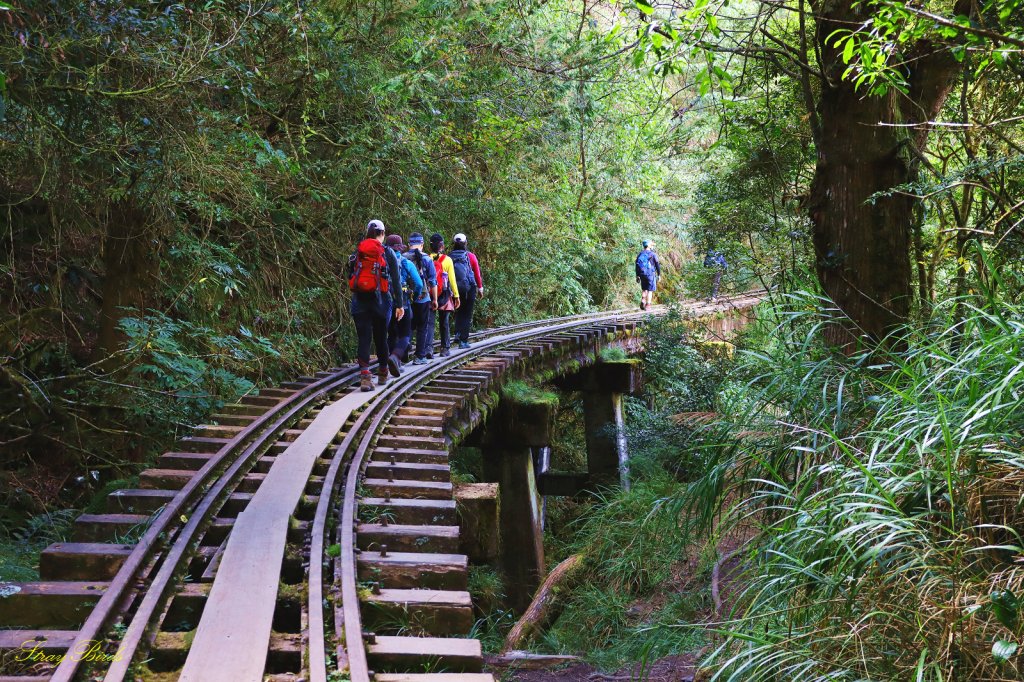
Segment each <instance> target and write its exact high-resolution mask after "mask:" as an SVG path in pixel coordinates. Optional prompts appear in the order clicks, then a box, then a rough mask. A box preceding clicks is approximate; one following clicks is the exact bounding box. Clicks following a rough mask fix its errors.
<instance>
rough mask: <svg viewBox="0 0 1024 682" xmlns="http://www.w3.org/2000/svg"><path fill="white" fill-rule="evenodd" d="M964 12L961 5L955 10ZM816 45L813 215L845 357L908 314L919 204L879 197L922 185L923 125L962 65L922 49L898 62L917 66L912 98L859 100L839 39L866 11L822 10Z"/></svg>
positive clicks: (821, 269) (840, 6)
mask: <svg viewBox="0 0 1024 682" xmlns="http://www.w3.org/2000/svg"><path fill="white" fill-rule="evenodd" d="M959 4H960V3H958V5H959ZM817 9H818V13H819V19H818V23H817V29H816V31H817V32H816V42H817V48H818V51H819V52H820V54H821V64H822V69H823V72H824V75H825V77H826V81H825V82H823V83H822V88H821V94H820V96H819V98H818V106H817V118H818V120H819V122H820V123H819V125H820V127H819V130H818V135H817V138H818V139H817V140H816V142H817V152H818V162H817V166H816V168H815V174H814V180H813V182H812V184H811V192H810V196H809V198H808V202H807V207H808V210H809V214H810V219H811V223H812V238H813V242H814V250H815V257H816V268H817V273H818V277H819V280H820V281H821V285H822V288H823V289H824V291H825V293H826V294H827V295H828V296H829V297H830V298H831V299H832V300H833V302H834V303H835V304H836V306H837V307H838V308H839V309H840V310H841V311H842V312H843V314H844V315H845V316H846V317H848V318H849V322H848V323H844V324H842V325H838V326H835V327H833V328H832V330H831V331H830V332H829V341H831V342H833V343H835V344H837V345H839V346H842V347H844V348H847V349H851V348H852V347H853V342H854V340H855V339H856V338H857V337H860V336H863V335H867V336H868V337H869V338H870V339H872V340H874V341H878V340H880V339H882V338H883V337H884V336H885V335H886V334H887V333H888V332H890V331H891V330H892V329H893V328H895V327H897V326H899V325H901V324H903V323H905V322H906V321H907V320H908V318H909V314H910V310H911V301H912V297H913V289H912V285H911V237H912V230H913V224H914V203H915V201H916V200H915V199H914V198H912V197H910V196H907V195H905V194H900V193H895V194H891V195H889V196H884V197H875V198H872V197H874V195H876V194H878V193H884V192H888V191H890V190H891V189H892V188H894V187H896V186H898V185H902V184H905V183H908V182H913V181H915V180H916V179H917V175H918V165H919V161H918V159H919V154H920V149H921V148H923V146H924V144H925V142H926V141H927V137H928V127H927V126H926V125H919V126H915V127H905V124H925V123H927V122H928V121H930V120H932V119H933V118H934V116H935V115H936V114H937V113H938V111H939V109H940V108H941V107H942V103H943V102H944V101H945V99H946V96H947V95H948V94H949V90H950V88H951V87H952V84H953V80H954V78H955V76H956V75H957V72H958V70H959V68H960V64H959V63H958V62H957V61H956V60H955V59H954V58H953V56H952V54H951V53H950V51H949V50H948V49H947V48H945V47H943V46H940V45H935V44H933V43H930V42H928V41H923V40H922V41H920V42H919V44H917V45H915V46H913V47H912V48H911V50H910V52H909V53H906V54H904V55H902V57H903V59H904V60H905V62H906V63H908V64H912V65H913V66H912V67H911V68H912V70H911V72H910V73H909V78H908V82H909V85H910V87H909V91H908V92H907V93H905V94H904V93H900V92H898V91H896V90H895V89H894V88H890V90H889V92H888V93H886V94H885V95H870V94H868V93H867V92H866V91H864V90H862V91H857V90H856V89H855V87H854V84H853V82H852V81H851V80H848V79H844V78H843V73H844V72H845V71H846V68H847V64H845V63H844V62H843V60H842V54H841V49H842V47H841V46H839V47H836V46H835V36H833V33H834V32H836V31H838V30H849V29H850V28H852V27H856V26H858V25H861V24H862V23H863V22H864V21H865V20H866V19H867V18H869V15H870V9H868V8H867V6H866V3H864V4H860V5H857V6H855V3H854V2H852V0H832V1H829V0H826V1H825V2H821V3H820V4H819V5H818V7H817Z"/></svg>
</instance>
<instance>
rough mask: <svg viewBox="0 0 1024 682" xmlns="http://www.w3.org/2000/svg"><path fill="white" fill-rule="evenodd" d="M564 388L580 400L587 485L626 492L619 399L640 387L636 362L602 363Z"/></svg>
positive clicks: (625, 453)
mask: <svg viewBox="0 0 1024 682" xmlns="http://www.w3.org/2000/svg"><path fill="white" fill-rule="evenodd" d="M561 385H562V386H563V387H564V388H568V389H570V390H576V391H580V393H581V394H582V397H583V427H584V430H585V435H586V439H587V471H588V473H589V474H590V483H591V485H599V486H600V485H614V484H615V483H616V482H618V483H619V484H620V485H622V487H623V488H627V489H628V488H629V448H628V446H627V443H626V423H625V420H624V418H623V415H622V396H623V395H626V394H632V393H637V392H638V391H639V390H640V386H641V372H640V363H639V361H637V360H612V361H603V362H599V363H598V364H596V365H594V366H593V367H588V368H587V369H584V370H583V371H581V372H579V373H578V374H576V375H575V376H573V377H570V378H568V379H566V380H564V381H563V382H562V384H561Z"/></svg>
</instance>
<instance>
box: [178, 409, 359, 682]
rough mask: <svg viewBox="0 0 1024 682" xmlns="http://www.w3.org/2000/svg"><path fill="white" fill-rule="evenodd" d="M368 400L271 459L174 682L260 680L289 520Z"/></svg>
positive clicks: (323, 420)
mask: <svg viewBox="0 0 1024 682" xmlns="http://www.w3.org/2000/svg"><path fill="white" fill-rule="evenodd" d="M375 395H377V394H376V392H371V393H362V392H360V391H358V390H355V391H353V392H352V393H349V394H347V395H345V396H344V397H342V398H341V399H339V400H337V401H335V402H334V403H331V404H330V405H328V406H327V407H326V408H324V409H323V411H321V412H320V414H319V415H317V416H316V418H315V419H314V420H313V423H312V424H310V425H309V426H308V427H307V428H306V429H305V430H304V431H303V432H302V434H301V435H300V436H299V437H298V438H296V439H295V441H294V442H292V443H291V444H290V445H289V446H288V448H287V449H286V450H285V451H284V452H283V453H281V454H280V455H278V457H277V459H276V460H275V461H274V464H273V466H271V468H270V472H269V473H268V474H267V478H266V480H265V481H264V482H263V484H262V485H261V486H260V487H259V489H258V490H257V491H256V494H255V495H254V496H253V499H252V501H251V502H249V505H248V506H247V507H246V509H245V511H244V512H242V513H241V514H240V515H239V516H238V519H237V521H235V525H234V528H233V529H232V531H231V534H230V535H229V536H228V541H227V546H226V547H225V548H224V554H223V556H222V558H221V561H220V567H219V568H218V570H217V575H216V577H215V578H214V581H213V586H212V587H211V589H210V596H209V599H208V601H207V604H206V608H205V609H203V616H202V618H201V619H200V621H199V627H198V629H197V630H196V636H195V639H194V640H193V642H192V646H191V648H190V649H189V653H188V658H187V659H186V661H185V667H184V668H183V669H182V672H181V677H180V678H179V679H180V680H181V682H206V681H208V680H232V681H234V682H246V681H248V680H251V681H252V682H259V681H260V680H262V679H263V668H264V665H265V663H266V656H265V654H266V651H267V647H268V646H269V643H270V632H271V625H272V623H273V619H274V609H275V607H276V605H277V591H278V583H279V581H280V577H281V566H282V563H283V560H284V552H285V544H286V543H287V535H288V522H289V518H290V517H291V515H292V513H293V512H294V511H295V508H296V506H297V505H298V503H299V500H300V499H301V497H302V494H303V491H304V490H305V487H306V482H307V480H308V479H309V477H310V475H311V474H312V471H313V466H314V464H315V463H316V460H317V459H318V458H319V457H320V455H321V454H323V452H324V451H325V450H326V449H327V448H328V447H330V446H331V441H332V440H334V437H335V436H337V435H338V431H339V429H341V427H342V426H343V425H344V424H345V421H346V420H347V419H348V418H349V415H351V413H352V411H353V410H355V409H356V408H358V407H360V406H361V405H363V404H365V403H367V402H369V401H370V400H371V399H372V398H373V397H374V396H375Z"/></svg>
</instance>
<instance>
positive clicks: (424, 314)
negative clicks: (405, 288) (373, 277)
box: [402, 232, 437, 365]
mask: <svg viewBox="0 0 1024 682" xmlns="http://www.w3.org/2000/svg"><path fill="white" fill-rule="evenodd" d="M402 257H403V258H405V259H406V260H408V261H409V262H411V263H412V264H413V266H415V268H416V271H417V272H418V273H419V274H420V279H422V280H423V284H424V287H423V293H421V294H420V295H419V296H418V297H417V298H416V299H415V300H414V301H413V303H412V331H413V334H414V335H415V336H416V359H415V360H413V361H412V364H414V365H425V364H427V362H428V361H427V354H428V353H429V354H431V355H432V354H433V353H432V351H431V348H430V346H429V345H428V344H427V339H428V338H430V337H432V336H433V331H434V311H435V310H437V268H436V267H434V261H433V259H432V258H431V257H430V256H429V255H427V254H426V253H424V251H423V235H422V234H420V233H419V232H413V233H412V234H410V235H409V250H408V251H406V252H405V253H403V254H402Z"/></svg>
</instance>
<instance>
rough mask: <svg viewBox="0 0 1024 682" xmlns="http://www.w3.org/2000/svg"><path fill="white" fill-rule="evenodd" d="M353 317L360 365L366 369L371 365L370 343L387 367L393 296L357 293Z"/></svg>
mask: <svg viewBox="0 0 1024 682" xmlns="http://www.w3.org/2000/svg"><path fill="white" fill-rule="evenodd" d="M351 311H352V319H353V320H355V323H356V336H357V337H358V338H359V345H358V350H357V351H356V357H357V358H358V360H359V366H360V367H361V368H363V369H366V368H367V367H369V366H370V343H371V342H372V343H373V345H374V346H375V347H376V349H377V360H378V361H379V362H380V363H381V367H384V368H385V371H387V370H386V365H385V363H387V359H388V321H389V320H390V319H391V297H390V296H383V297H382V298H381V299H380V300H378V299H377V296H376V295H374V294H369V295H363V294H356V297H355V298H353V299H352V308H351Z"/></svg>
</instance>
